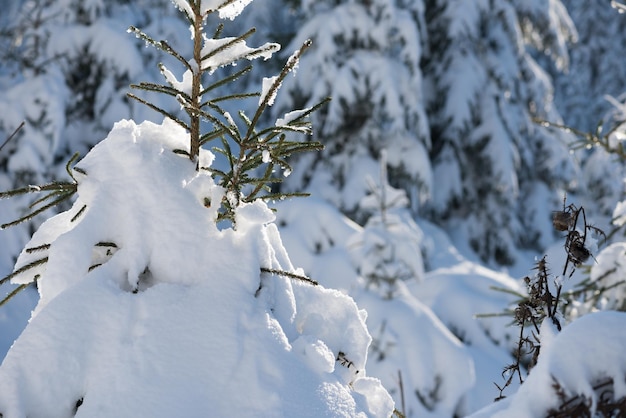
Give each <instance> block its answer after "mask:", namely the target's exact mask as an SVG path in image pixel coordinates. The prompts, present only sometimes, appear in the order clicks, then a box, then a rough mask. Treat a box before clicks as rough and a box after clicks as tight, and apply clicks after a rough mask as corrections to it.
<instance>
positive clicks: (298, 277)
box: [261, 267, 319, 286]
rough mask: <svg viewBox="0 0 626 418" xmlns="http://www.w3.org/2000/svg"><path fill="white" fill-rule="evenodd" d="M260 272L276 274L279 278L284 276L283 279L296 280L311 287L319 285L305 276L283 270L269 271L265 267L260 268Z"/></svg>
mask: <svg viewBox="0 0 626 418" xmlns="http://www.w3.org/2000/svg"><path fill="white" fill-rule="evenodd" d="M261 271H262V272H263V273H269V274H277V275H279V276H284V277H289V278H290V279H296V280H301V281H303V282H307V283H310V284H312V285H313V286H317V285H318V284H319V283H318V282H316V281H315V280H313V279H310V278H308V277H306V276H301V275H299V274H295V273H290V272H288V271H284V270H276V269H270V268H266V267H261Z"/></svg>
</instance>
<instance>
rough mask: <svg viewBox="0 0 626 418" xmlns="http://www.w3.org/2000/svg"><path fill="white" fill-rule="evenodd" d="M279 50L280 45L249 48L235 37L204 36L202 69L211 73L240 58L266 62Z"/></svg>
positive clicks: (269, 44)
mask: <svg viewBox="0 0 626 418" xmlns="http://www.w3.org/2000/svg"><path fill="white" fill-rule="evenodd" d="M279 50H280V45H279V44H277V43H273V42H267V43H265V44H263V45H262V46H260V47H257V48H251V47H249V46H248V45H246V42H245V41H243V40H237V38H235V37H226V38H220V39H211V38H207V37H206V36H205V37H204V46H203V47H202V52H201V55H202V57H203V59H202V69H207V70H209V72H210V73H212V72H213V71H215V70H216V69H217V68H219V67H223V66H226V65H231V64H233V63H235V62H236V61H238V60H240V59H242V58H247V59H249V60H253V59H256V58H261V57H262V58H263V59H265V60H267V59H269V58H271V57H272V55H273V54H274V52H277V51H279Z"/></svg>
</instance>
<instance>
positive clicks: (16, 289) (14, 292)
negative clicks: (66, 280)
mask: <svg viewBox="0 0 626 418" xmlns="http://www.w3.org/2000/svg"><path fill="white" fill-rule="evenodd" d="M30 285H31V283H24V284H21V285H19V286H18V287H16V288H15V289H13V291H12V292H11V293H9V294H8V295H6V296H5V298H4V299H2V300H1V301H0V307H1V306H2V305H4V304H5V303H7V302H8V301H9V300H11V299H12V298H13V296H15V295H17V294H18V293H20V292H21V291H22V290H24V289H26V288H27V287H28V286H30ZM0 418H2V415H1V414H0Z"/></svg>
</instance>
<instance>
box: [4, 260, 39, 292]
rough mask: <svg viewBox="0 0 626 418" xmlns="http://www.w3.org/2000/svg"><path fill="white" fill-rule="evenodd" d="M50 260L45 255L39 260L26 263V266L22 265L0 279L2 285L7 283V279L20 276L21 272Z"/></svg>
mask: <svg viewBox="0 0 626 418" xmlns="http://www.w3.org/2000/svg"><path fill="white" fill-rule="evenodd" d="M47 262H48V257H43V258H40V259H38V260H35V261H33V262H31V263H28V264H26V265H25V266H22V267H20V268H19V269H17V270H15V271H14V272H13V273H11V274H9V275H7V276H5V277H4V278H3V279H2V280H0V286H2V285H3V284H4V283H6V282H7V281H9V280H11V279H12V278H13V277H16V276H19V275H20V274H22V273H24V272H26V271H28V270H30V269H33V268H35V267H37V266H40V265H42V264H45V263H47Z"/></svg>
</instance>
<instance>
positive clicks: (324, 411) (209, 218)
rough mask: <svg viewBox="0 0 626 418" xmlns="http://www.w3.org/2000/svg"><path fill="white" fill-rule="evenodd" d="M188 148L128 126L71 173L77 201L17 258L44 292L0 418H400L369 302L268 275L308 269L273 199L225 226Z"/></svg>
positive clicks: (8, 364) (206, 156) (215, 193)
mask: <svg viewBox="0 0 626 418" xmlns="http://www.w3.org/2000/svg"><path fill="white" fill-rule="evenodd" d="M187 144H188V134H187V133H186V132H185V131H184V130H183V129H182V128H180V127H179V126H178V125H176V124H175V123H174V122H171V121H168V120H166V121H164V122H163V124H162V125H155V124H153V123H150V122H144V123H142V124H140V125H136V124H135V123H134V122H132V121H121V122H119V123H117V124H116V125H115V127H114V128H113V130H112V131H111V133H110V134H109V136H108V137H107V139H105V140H104V141H102V142H101V143H99V144H98V145H97V146H96V147H94V148H93V150H92V151H91V152H90V153H89V154H88V155H87V156H86V157H85V158H84V159H83V160H82V161H81V162H79V164H78V165H77V167H76V168H75V169H74V171H75V177H76V179H77V181H78V199H77V200H76V202H75V204H74V205H73V207H72V208H71V209H70V210H69V211H67V212H64V213H62V214H60V215H57V216H55V217H53V218H51V219H49V220H48V221H47V222H45V223H44V224H43V225H42V227H41V228H40V229H39V230H38V231H37V233H36V234H35V235H34V236H33V238H32V240H31V242H30V243H29V244H28V245H27V247H26V249H25V250H24V251H23V252H22V254H21V255H20V257H19V259H18V261H17V264H16V269H19V268H21V267H23V266H27V265H29V264H32V265H33V266H34V267H33V268H31V269H29V270H27V271H25V272H24V273H22V274H21V275H18V276H17V277H16V278H14V282H16V283H23V282H29V281H32V280H33V279H34V278H37V279H38V284H39V291H40V301H39V304H38V305H37V307H36V309H35V311H34V312H33V316H32V318H31V320H30V323H29V325H28V326H27V328H26V329H25V331H24V332H23V334H22V335H21V336H20V338H19V339H18V340H17V341H16V342H15V344H14V345H13V347H12V348H11V350H10V351H9V353H8V355H7V357H6V358H5V360H4V362H3V363H2V366H0V413H1V414H2V416H3V417H4V418H22V417H26V416H28V417H32V418H37V417H45V418H55V417H71V416H77V417H90V418H93V417H133V418H135V417H150V418H154V417H172V416H184V417H206V416H237V417H295V416H297V417H388V416H390V414H391V412H392V410H393V401H392V400H391V397H390V396H389V394H388V393H387V392H386V390H385V389H384V388H383V387H382V385H381V383H380V381H379V380H377V379H373V378H370V377H366V373H365V362H366V357H367V350H368V346H369V344H370V342H371V337H370V335H369V333H368V331H367V328H366V326H365V316H366V315H365V313H364V311H360V310H359V309H358V308H357V306H356V304H355V303H354V301H353V300H352V299H351V298H350V297H348V296H346V295H344V294H342V293H340V292H339V291H335V290H329V289H325V288H323V287H322V286H313V285H311V284H309V283H306V282H304V281H298V280H294V279H292V278H288V277H285V276H283V275H281V274H276V273H269V272H268V271H273V272H275V271H287V272H292V273H294V272H295V273H297V272H296V271H295V270H294V268H293V266H292V264H291V262H290V260H289V257H288V255H287V253H286V251H285V249H284V247H283V245H282V242H281V240H280V235H279V233H278V230H277V228H276V226H275V225H274V224H273V223H272V221H273V219H274V215H273V213H272V212H271V211H270V210H269V209H268V208H267V206H265V204H264V203H261V202H255V203H253V204H249V205H247V206H243V207H242V208H240V210H239V211H238V213H237V215H236V216H237V230H233V229H230V228H229V229H223V230H220V229H218V228H217V226H216V224H215V219H216V218H217V214H218V209H219V206H220V205H219V202H220V201H221V198H222V195H223V190H222V189H221V188H220V187H219V186H216V185H215V184H214V182H213V179H212V178H211V176H210V175H209V174H208V172H204V171H201V172H196V171H195V170H194V165H195V164H192V163H191V162H190V161H189V159H187V158H186V157H183V156H182V155H180V154H177V153H174V152H172V151H173V150H175V149H185V148H186V146H187ZM200 158H201V159H202V160H203V161H202V162H201V165H206V164H210V162H211V161H212V159H213V156H212V154H210V152H208V151H205V150H203V151H202V154H201V156H200ZM34 249H35V250H34ZM38 260H46V261H47V262H41V263H37V261H38ZM33 263H34V264H33ZM262 268H263V269H264V272H262V271H261V269H262Z"/></svg>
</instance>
